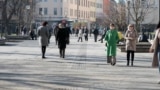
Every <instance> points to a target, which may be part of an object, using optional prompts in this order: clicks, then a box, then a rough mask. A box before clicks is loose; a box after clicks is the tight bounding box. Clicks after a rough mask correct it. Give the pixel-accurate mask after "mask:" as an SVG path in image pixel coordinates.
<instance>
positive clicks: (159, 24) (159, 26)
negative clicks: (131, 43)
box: [156, 21, 160, 29]
mask: <svg viewBox="0 0 160 90" xmlns="http://www.w3.org/2000/svg"><path fill="white" fill-rule="evenodd" d="M158 28H160V21H159V23H158V25H157V28H156V29H158Z"/></svg>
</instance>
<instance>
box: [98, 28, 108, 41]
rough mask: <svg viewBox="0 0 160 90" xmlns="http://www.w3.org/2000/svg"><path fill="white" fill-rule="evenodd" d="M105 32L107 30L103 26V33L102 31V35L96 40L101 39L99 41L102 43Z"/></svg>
mask: <svg viewBox="0 0 160 90" xmlns="http://www.w3.org/2000/svg"><path fill="white" fill-rule="evenodd" d="M106 32H107V30H106V29H105V28H104V29H103V33H102V36H101V38H100V39H99V40H98V41H101V43H103V39H104V37H105V35H106Z"/></svg>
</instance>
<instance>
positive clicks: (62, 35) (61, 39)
mask: <svg viewBox="0 0 160 90" xmlns="http://www.w3.org/2000/svg"><path fill="white" fill-rule="evenodd" d="M67 34H68V33H67V31H66V28H59V30H58V32H57V36H56V40H57V41H58V48H60V49H64V48H66V44H67V39H68V38H67V37H68V35H67Z"/></svg>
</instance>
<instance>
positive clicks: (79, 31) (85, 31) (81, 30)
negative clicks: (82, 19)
mask: <svg viewBox="0 0 160 90" xmlns="http://www.w3.org/2000/svg"><path fill="white" fill-rule="evenodd" d="M74 32H75V36H76V37H78V40H77V42H79V41H81V42H83V36H84V39H85V41H88V35H89V33H93V35H94V41H95V42H97V38H98V35H99V31H98V29H97V28H96V27H95V28H93V30H92V31H90V30H89V29H88V28H87V27H86V26H84V27H80V28H79V27H76V29H74Z"/></svg>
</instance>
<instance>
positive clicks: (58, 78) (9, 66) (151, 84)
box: [0, 36, 160, 90]
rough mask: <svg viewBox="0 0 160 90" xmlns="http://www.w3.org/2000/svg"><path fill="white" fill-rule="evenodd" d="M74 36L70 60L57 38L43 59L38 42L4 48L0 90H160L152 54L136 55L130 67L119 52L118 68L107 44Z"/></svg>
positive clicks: (0, 61) (0, 54)
mask: <svg viewBox="0 0 160 90" xmlns="http://www.w3.org/2000/svg"><path fill="white" fill-rule="evenodd" d="M77 39H78V38H77V37H74V36H71V40H70V45H67V49H66V57H65V58H64V59H62V58H60V57H59V50H58V48H57V45H55V41H54V37H52V38H51V44H50V45H49V47H48V48H47V51H46V57H47V58H46V59H41V49H40V46H39V45H38V41H37V40H24V41H14V42H7V43H6V45H4V46H0V90H160V85H158V84H157V83H158V81H159V80H160V75H159V72H158V68H151V62H152V59H151V58H152V53H136V54H135V62H134V66H133V67H131V66H129V67H127V66H126V53H122V52H119V51H118V52H117V64H116V65H115V66H111V65H109V64H107V63H106V54H105V44H104V43H100V42H96V43H95V42H94V40H93V37H89V41H88V42H86V41H84V42H77Z"/></svg>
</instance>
